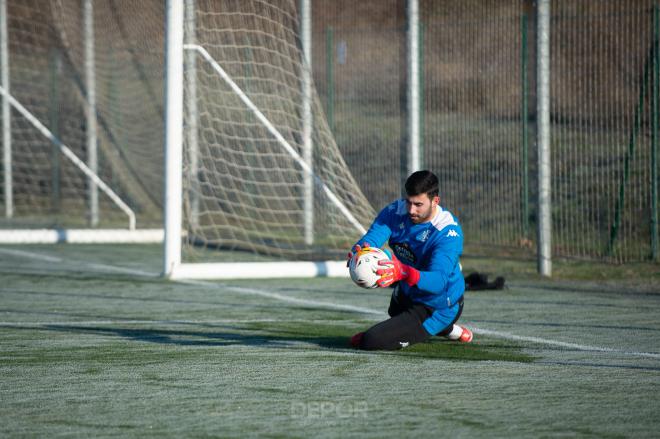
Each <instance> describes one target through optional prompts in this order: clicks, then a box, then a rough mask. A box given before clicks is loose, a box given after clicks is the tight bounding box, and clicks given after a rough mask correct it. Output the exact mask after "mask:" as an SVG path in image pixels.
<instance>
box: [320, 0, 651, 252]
mask: <svg viewBox="0 0 660 439" xmlns="http://www.w3.org/2000/svg"><path fill="white" fill-rule="evenodd" d="M361 3H362V4H361V6H359V7H358V6H351V3H350V2H344V1H338V2H332V3H328V2H321V1H317V2H314V6H313V8H314V14H315V17H316V19H315V38H314V39H315V46H314V53H315V57H314V60H313V64H314V66H313V67H314V74H315V82H316V85H317V90H318V92H319V94H320V95H321V96H322V98H323V102H324V106H325V110H326V115H327V117H328V120H329V121H330V125H331V127H332V129H333V132H334V135H335V138H336V139H337V143H338V144H339V147H340V148H341V149H342V152H343V154H344V156H345V157H346V160H347V161H348V163H349V166H350V167H351V169H352V170H353V173H354V174H355V175H356V178H357V180H358V181H359V183H360V185H361V187H362V189H363V190H364V192H365V194H366V195H367V197H368V198H369V200H370V201H371V202H372V204H373V205H374V207H375V208H376V209H379V208H381V207H382V206H384V205H385V204H386V203H387V202H389V201H390V200H391V199H393V198H396V197H398V196H399V195H400V193H401V192H400V188H401V183H402V181H403V179H404V178H405V176H406V175H405V174H406V168H407V165H406V163H405V161H406V154H407V153H406V143H407V141H406V93H407V90H406V83H407V77H406V75H407V70H406V60H407V57H406V42H405V38H406V24H405V2H401V1H387V2H382V1H379V2H375V1H374V2H361ZM364 3H367V4H368V6H367V5H365V4H364ZM534 6H535V5H534V4H533V2H531V1H530V2H526V1H516V0H510V1H459V0H446V1H430V0H426V1H420V18H421V21H422V27H421V37H420V46H421V49H420V52H421V54H422V57H421V59H422V61H421V62H422V78H421V79H422V81H421V82H422V84H423V85H422V87H423V89H422V115H423V139H422V142H423V161H422V163H423V165H422V166H423V167H426V168H429V169H432V170H433V171H435V172H436V173H437V174H438V176H439V177H440V180H441V198H442V204H443V205H444V206H445V207H447V208H449V209H450V210H452V211H453V212H454V213H455V214H457V216H458V217H459V219H460V221H461V222H462V224H463V227H464V229H465V232H466V240H467V242H468V243H469V244H472V245H473V247H474V246H477V247H478V246H479V245H497V246H523V247H530V248H534V247H535V243H536V232H535V231H536V212H537V208H536V196H537V184H538V183H537V178H536V175H537V174H536V173H537V171H536V169H537V163H536V160H537V154H536V145H535V120H536V102H535V94H536V92H535V90H536V82H535V77H536V59H535V54H536V50H535V44H536V39H535V36H536V35H535V16H534V11H535V8H534ZM367 8H370V9H369V13H368V14H365V9H367ZM654 8H657V6H655V3H654V2H653V1H652V0H639V1H632V0H629V1H617V0H583V1H580V2H574V1H569V0H555V1H552V2H551V30H550V35H551V47H550V54H551V55H550V56H551V61H550V75H551V124H552V125H551V148H552V221H553V252H554V253H555V254H556V255H561V256H576V257H590V258H599V259H605V260H611V261H618V262H623V261H633V260H644V259H649V258H654V259H657V252H658V250H657V246H656V245H654V242H657V234H656V233H655V230H656V229H657V225H655V224H657V223H655V222H654V221H655V219H654V218H656V217H657V213H656V211H657V198H658V196H657V190H655V189H654V187H657V172H654V171H653V170H654V169H657V164H656V161H655V155H654V153H653V151H654V149H655V150H657V142H656V140H654V139H656V138H657V136H656V137H654V136H653V132H654V129H655V130H656V132H657V128H656V127H657V120H658V117H657V99H658V98H657V96H658V86H657V85H655V86H654V85H653V84H657V83H655V82H654V80H655V81H657V79H655V78H657V72H658V70H659V69H658V68H655V67H654V66H656V65H657V63H658V57H657V47H656V46H655V45H654V41H655V40H654V38H657V36H655V37H654V29H655V35H657V28H658V26H660V24H659V23H658V19H657V17H655V16H654V11H655V9H654ZM654 103H656V104H655V105H656V107H654ZM654 108H656V110H654ZM654 111H655V113H654Z"/></svg>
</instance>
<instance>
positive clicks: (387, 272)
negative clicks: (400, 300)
mask: <svg viewBox="0 0 660 439" xmlns="http://www.w3.org/2000/svg"><path fill="white" fill-rule="evenodd" d="M378 265H381V266H383V267H384V268H380V269H378V270H376V274H378V275H380V279H378V281H377V282H376V283H377V284H378V286H379V287H381V288H385V287H389V286H390V285H392V284H393V283H394V282H398V281H400V280H405V281H406V283H407V284H408V285H410V286H411V287H412V286H413V285H415V284H417V282H419V277H420V274H419V270H417V269H416V268H413V267H411V266H410V265H406V264H403V263H402V262H401V261H399V260H398V259H397V258H396V256H394V255H392V260H391V261H379V262H378Z"/></svg>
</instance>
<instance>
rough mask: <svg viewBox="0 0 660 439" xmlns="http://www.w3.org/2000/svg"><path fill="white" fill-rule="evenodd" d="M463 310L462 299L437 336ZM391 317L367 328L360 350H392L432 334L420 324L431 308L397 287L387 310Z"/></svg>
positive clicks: (429, 315)
mask: <svg viewBox="0 0 660 439" xmlns="http://www.w3.org/2000/svg"><path fill="white" fill-rule="evenodd" d="M462 312H463V298H461V300H460V302H459V310H458V314H456V318H455V319H454V321H453V322H452V323H450V324H449V325H448V326H447V327H446V328H444V329H443V330H442V331H440V332H439V333H438V334H437V335H439V336H446V335H448V334H449V333H450V332H451V330H452V329H453V327H454V323H456V321H458V319H459V317H460V316H461V313H462ZM387 313H388V314H389V315H390V318H389V319H387V320H385V321H382V322H380V323H378V324H376V325H374V326H372V327H371V328H369V329H368V330H367V331H366V332H365V333H364V335H363V336H362V340H361V341H360V349H366V350H395V349H401V348H404V347H406V346H409V345H412V344H415V343H421V342H423V341H426V340H428V339H429V338H430V337H431V334H429V333H428V332H427V331H426V329H424V326H422V324H423V323H424V321H425V320H426V319H428V318H429V317H431V315H432V314H433V308H430V307H428V306H426V305H424V304H421V303H416V302H413V301H412V300H411V299H410V298H409V297H408V296H406V295H405V294H404V293H402V292H401V291H400V290H399V287H398V286H396V287H395V288H394V291H393V292H392V298H391V299H390V306H389V308H388V310H387Z"/></svg>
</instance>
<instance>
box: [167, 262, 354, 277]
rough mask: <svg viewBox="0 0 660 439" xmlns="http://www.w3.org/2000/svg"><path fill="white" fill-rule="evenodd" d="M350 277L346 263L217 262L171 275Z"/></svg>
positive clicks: (180, 269)
mask: <svg viewBox="0 0 660 439" xmlns="http://www.w3.org/2000/svg"><path fill="white" fill-rule="evenodd" d="M348 276H349V274H348V268H346V261H319V262H226V263H225V262H215V263H195V264H181V265H178V266H176V267H174V269H173V270H172V272H171V273H170V275H169V279H171V280H184V279H188V280H202V279H208V280H210V279H276V278H308V277H348Z"/></svg>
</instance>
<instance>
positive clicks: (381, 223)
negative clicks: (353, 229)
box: [352, 204, 394, 248]
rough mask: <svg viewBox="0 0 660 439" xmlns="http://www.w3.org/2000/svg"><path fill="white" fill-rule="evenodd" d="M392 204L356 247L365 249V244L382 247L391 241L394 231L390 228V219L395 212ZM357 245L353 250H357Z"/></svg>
mask: <svg viewBox="0 0 660 439" xmlns="http://www.w3.org/2000/svg"><path fill="white" fill-rule="evenodd" d="M391 206H392V205H391V204H390V205H389V206H386V207H385V208H384V209H383V210H381V211H380V213H379V214H378V216H376V219H375V220H374V222H373V223H371V226H370V227H369V230H368V231H367V233H366V234H365V235H364V236H363V237H362V238H360V239H359V240H358V241H357V242H356V243H355V245H360V246H362V247H364V245H363V244H364V243H367V244H369V246H371V247H382V246H383V244H385V242H387V240H388V239H389V237H390V235H391V234H392V229H391V228H390V218H391V215H392V214H393V212H394V209H392V208H391ZM355 245H354V246H353V247H352V248H355Z"/></svg>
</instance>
